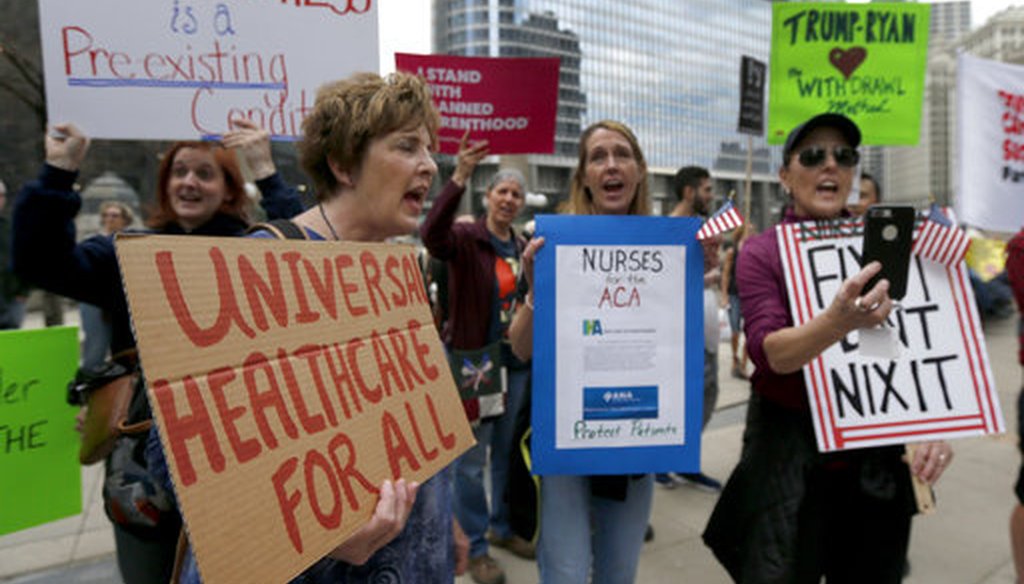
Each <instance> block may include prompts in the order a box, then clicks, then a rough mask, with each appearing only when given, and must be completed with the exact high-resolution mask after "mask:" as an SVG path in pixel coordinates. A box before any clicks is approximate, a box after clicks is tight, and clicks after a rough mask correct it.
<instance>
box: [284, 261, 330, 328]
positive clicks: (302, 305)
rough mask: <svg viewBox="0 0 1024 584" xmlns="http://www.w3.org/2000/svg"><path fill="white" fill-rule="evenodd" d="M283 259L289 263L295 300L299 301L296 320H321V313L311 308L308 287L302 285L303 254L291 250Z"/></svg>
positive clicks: (328, 264) (328, 263)
mask: <svg viewBox="0 0 1024 584" xmlns="http://www.w3.org/2000/svg"><path fill="white" fill-rule="evenodd" d="M281 259H282V260H284V262H285V263H286V264H288V271H289V272H290V273H291V275H292V290H293V291H294V292H295V300H296V301H298V303H299V311H298V312H297V313H295V321H296V322H302V323H305V322H316V321H318V320H320V313H319V312H313V311H312V310H310V308H309V300H308V299H307V298H306V287H305V286H303V285H302V276H301V275H300V274H299V262H300V261H302V254H300V253H299V252H297V251H289V252H285V253H284V254H283V255H281ZM327 266H328V267H329V266H330V262H327Z"/></svg>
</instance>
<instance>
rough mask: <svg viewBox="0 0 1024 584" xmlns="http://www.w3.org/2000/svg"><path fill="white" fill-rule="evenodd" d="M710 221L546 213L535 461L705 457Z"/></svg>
mask: <svg viewBox="0 0 1024 584" xmlns="http://www.w3.org/2000/svg"><path fill="white" fill-rule="evenodd" d="M700 225H701V224H700V221H699V220H697V219H691V218H668V217H608V216H540V217H538V218H537V233H538V235H540V236H543V237H544V238H545V244H544V246H543V247H542V248H541V250H540V252H539V253H538V256H537V264H536V269H535V278H534V282H535V283H534V287H535V297H536V300H535V305H536V309H535V310H536V313H535V315H534V341H533V343H534V351H533V439H532V449H533V450H532V456H533V471H534V472H535V473H537V474H541V475H545V474H594V475H602V474H604V475H610V474H632V473H646V472H668V471H680V470H687V469H697V468H699V467H700V430H701V411H702V402H703V382H702V379H703V362H704V335H703V326H704V324H703V277H704V259H703V258H704V255H703V250H702V248H701V246H700V245H699V244H698V243H697V240H696V234H697V230H698V229H699V228H700Z"/></svg>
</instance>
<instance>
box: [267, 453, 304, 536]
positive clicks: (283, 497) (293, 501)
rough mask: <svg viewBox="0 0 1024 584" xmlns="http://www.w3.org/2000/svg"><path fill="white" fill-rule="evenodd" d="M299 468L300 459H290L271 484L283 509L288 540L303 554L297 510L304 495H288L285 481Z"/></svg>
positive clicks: (295, 457)
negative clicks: (296, 516)
mask: <svg viewBox="0 0 1024 584" xmlns="http://www.w3.org/2000/svg"><path fill="white" fill-rule="evenodd" d="M298 466H299V458H298V457H297V456H293V457H291V458H289V459H288V460H286V461H284V462H283V463H282V464H281V466H279V467H278V468H277V470H276V471H274V476H273V477H272V478H271V480H270V482H271V483H272V484H273V485H274V493H275V494H277V505H278V508H279V509H281V519H283V520H284V528H285V531H287V532H288V539H290V540H291V541H292V546H293V547H294V548H295V551H296V552H298V553H300V554H301V553H302V534H301V533H300V532H299V522H298V520H297V519H296V518H295V510H296V509H297V508H298V506H299V503H301V502H302V493H301V492H300V491H298V490H296V491H292V493H291V494H288V493H286V492H285V490H284V489H285V486H284V483H285V481H287V480H288V479H289V478H290V477H291V476H292V475H293V474H295V469H296V468H298Z"/></svg>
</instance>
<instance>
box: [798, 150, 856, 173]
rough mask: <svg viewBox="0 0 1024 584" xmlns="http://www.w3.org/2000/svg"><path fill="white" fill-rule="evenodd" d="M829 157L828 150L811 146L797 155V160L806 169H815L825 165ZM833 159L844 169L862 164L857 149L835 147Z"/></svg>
mask: <svg viewBox="0 0 1024 584" xmlns="http://www.w3.org/2000/svg"><path fill="white" fill-rule="evenodd" d="M826 156H828V150H826V149H825V148H824V147H822V146H810V147H808V148H804V149H803V150H801V151H800V152H798V153H797V155H796V159H797V160H799V161H800V165H801V166H804V167H806V168H815V167H817V166H821V165H822V164H825V157H826ZM832 158H833V159H835V161H836V164H838V165H839V166H842V167H844V168H853V167H854V166H857V163H858V162H860V153H859V152H857V149H856V148H851V147H849V146H833V147H832Z"/></svg>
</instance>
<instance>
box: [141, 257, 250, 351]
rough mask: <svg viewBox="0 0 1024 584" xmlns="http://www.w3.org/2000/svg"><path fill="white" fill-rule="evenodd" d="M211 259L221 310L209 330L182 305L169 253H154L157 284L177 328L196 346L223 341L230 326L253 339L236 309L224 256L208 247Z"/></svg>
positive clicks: (185, 303) (183, 298) (172, 260)
mask: <svg viewBox="0 0 1024 584" xmlns="http://www.w3.org/2000/svg"><path fill="white" fill-rule="evenodd" d="M210 259H211V260H212V261H213V269H214V273H215V274H216V277H217V294H218V296H219V297H220V309H219V310H218V312H217V320H216V322H214V323H213V325H212V326H211V327H209V328H207V329H203V328H201V327H200V326H199V325H198V324H196V321H195V319H193V318H192V311H191V310H189V307H188V303H187V302H185V295H184V294H182V292H181V286H180V285H179V284H178V274H177V272H176V271H175V269H174V258H173V256H172V255H171V252H169V251H161V252H157V254H156V268H157V272H158V273H159V274H160V283H161V284H162V285H163V289H164V295H165V297H166V298H167V303H168V305H169V306H170V307H171V312H172V313H173V314H174V318H175V320H176V321H177V322H178V326H179V327H180V328H181V331H182V332H183V333H185V336H187V337H188V339H189V341H191V342H192V344H194V345H195V346H197V347H209V346H211V345H215V344H217V343H219V342H220V341H222V340H223V339H224V337H226V336H227V334H228V332H229V331H230V329H231V323H235V325H237V326H238V329H239V330H241V331H242V334H244V335H245V336H247V337H250V338H251V337H255V336H256V333H255V332H254V331H253V330H252V329H251V328H249V325H248V324H246V322H245V320H244V319H243V318H242V313H241V312H240V311H239V309H238V302H237V301H236V300H235V290H234V287H233V286H232V285H231V275H230V274H229V273H228V266H227V262H226V261H224V254H223V253H222V252H221V251H220V248H218V247H211V248H210Z"/></svg>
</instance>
